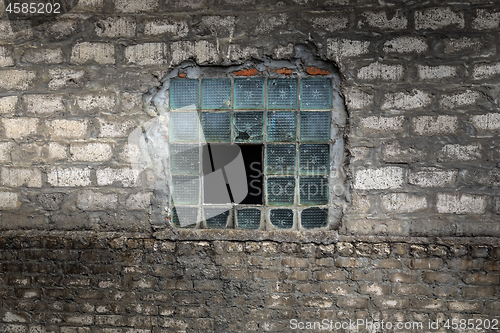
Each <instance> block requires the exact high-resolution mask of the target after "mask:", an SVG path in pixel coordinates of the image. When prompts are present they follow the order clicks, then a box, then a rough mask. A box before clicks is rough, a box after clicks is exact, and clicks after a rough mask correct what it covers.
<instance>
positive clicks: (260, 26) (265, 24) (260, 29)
mask: <svg viewBox="0 0 500 333" xmlns="http://www.w3.org/2000/svg"><path fill="white" fill-rule="evenodd" d="M287 21H288V15H287V14H285V13H282V14H278V15H269V14H261V15H259V21H258V22H256V23H257V24H256V29H255V32H256V33H258V34H266V33H268V32H271V31H272V30H274V29H276V28H277V27H280V26H283V25H285V24H286V23H287Z"/></svg>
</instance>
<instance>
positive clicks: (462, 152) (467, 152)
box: [438, 143, 481, 161]
mask: <svg viewBox="0 0 500 333" xmlns="http://www.w3.org/2000/svg"><path fill="white" fill-rule="evenodd" d="M478 158H481V145H480V144H479V143H476V144H470V145H465V146H464V145H459V144H449V145H445V146H444V147H443V148H442V149H441V152H440V154H439V158H438V161H473V160H476V159H478Z"/></svg>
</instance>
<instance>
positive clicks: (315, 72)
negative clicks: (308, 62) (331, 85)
mask: <svg viewBox="0 0 500 333" xmlns="http://www.w3.org/2000/svg"><path fill="white" fill-rule="evenodd" d="M306 72H307V74H309V75H328V74H330V72H329V71H325V70H323V69H319V68H317V67H309V66H307V67H306Z"/></svg>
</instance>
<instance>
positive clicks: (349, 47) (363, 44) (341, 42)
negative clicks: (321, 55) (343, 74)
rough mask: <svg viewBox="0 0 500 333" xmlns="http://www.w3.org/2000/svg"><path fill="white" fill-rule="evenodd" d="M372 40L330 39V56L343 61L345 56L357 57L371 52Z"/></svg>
mask: <svg viewBox="0 0 500 333" xmlns="http://www.w3.org/2000/svg"><path fill="white" fill-rule="evenodd" d="M369 46H370V42H368V41H361V40H350V39H339V38H333V39H328V58H329V59H333V60H335V61H337V62H341V61H342V60H343V59H344V58H352V57H357V56H360V55H362V54H366V53H368V52H369V50H368V47H369Z"/></svg>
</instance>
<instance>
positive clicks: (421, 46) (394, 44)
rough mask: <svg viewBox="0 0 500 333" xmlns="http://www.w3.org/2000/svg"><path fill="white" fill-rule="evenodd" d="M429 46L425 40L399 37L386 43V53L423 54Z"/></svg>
mask: <svg viewBox="0 0 500 333" xmlns="http://www.w3.org/2000/svg"><path fill="white" fill-rule="evenodd" d="M428 49H429V46H428V45H427V42H426V41H425V39H423V38H418V37H408V36H405V37H397V38H394V39H391V40H388V41H387V42H385V43H384V52H385V53H423V52H427V50H428Z"/></svg>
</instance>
